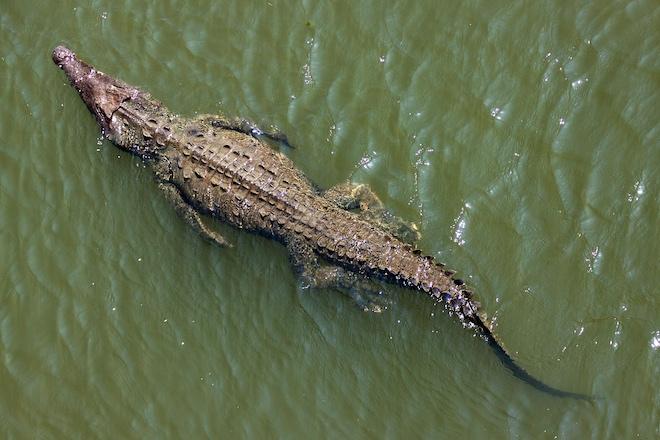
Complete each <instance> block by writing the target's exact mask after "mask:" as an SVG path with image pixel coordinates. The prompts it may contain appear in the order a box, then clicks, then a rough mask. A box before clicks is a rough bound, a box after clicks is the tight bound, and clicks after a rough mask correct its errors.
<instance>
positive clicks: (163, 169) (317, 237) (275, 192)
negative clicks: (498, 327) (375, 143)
mask: <svg viewBox="0 0 660 440" xmlns="http://www.w3.org/2000/svg"><path fill="white" fill-rule="evenodd" d="M53 60H54V61H55V63H56V64H57V65H58V66H59V67H60V68H62V69H63V70H64V71H65V73H66V74H67V76H68V78H69V80H70V81H71V83H72V85H73V86H74V87H75V88H76V90H77V91H78V92H79V94H80V96H81V98H82V99H83V101H84V102H85V103H86V104H87V106H88V108H89V109H90V111H91V112H92V114H93V115H94V116H95V117H96V119H97V121H98V123H99V125H100V126H101V128H102V130H103V133H104V135H105V136H106V137H107V138H108V139H110V140H111V141H113V142H114V143H115V144H116V145H117V146H119V147H120V148H123V149H125V150H128V151H130V152H132V153H133V154H136V155H137V156H139V157H141V158H143V159H145V160H146V161H147V162H148V163H150V164H151V165H152V167H153V169H154V171H155V174H156V176H157V178H158V180H159V186H160V187H161V188H162V189H163V190H164V192H165V194H166V195H167V196H168V197H169V198H170V199H171V200H172V202H173V203H174V204H175V206H176V207H177V210H178V211H179V212H180V213H181V214H182V215H183V216H184V217H185V218H186V219H187V220H188V221H189V222H190V223H191V225H193V226H194V227H195V228H196V229H197V230H198V231H199V232H200V233H202V234H203V235H205V236H206V237H208V238H210V239H212V240H214V241H216V242H217V243H219V244H223V245H224V244H227V243H226V241H224V239H223V238H222V237H221V236H220V235H219V234H217V233H216V232H213V231H210V230H209V229H208V228H207V227H206V226H204V224H203V222H202V220H201V218H200V216H199V214H200V213H202V214H205V215H210V216H213V217H215V218H218V219H220V220H222V221H224V222H226V223H228V224H230V225H233V226H235V227H237V228H241V229H245V230H248V231H251V232H254V233H258V234H262V235H265V236H267V237H269V238H272V239H275V240H277V241H279V242H281V243H283V244H285V245H286V246H287V248H288V249H289V251H290V253H291V257H292V262H293V264H294V266H295V267H297V268H298V270H299V272H300V273H301V275H303V278H304V279H306V280H308V281H309V282H310V284H311V285H314V286H321V287H328V286H335V287H339V288H344V289H346V290H352V291H354V292H355V293H356V294H357V296H358V297H359V292H357V291H358V290H360V289H368V287H367V286H366V285H365V284H364V280H365V278H367V277H370V278H378V279H382V280H385V281H388V282H391V283H396V284H399V285H402V286H404V287H408V288H412V289H415V290H419V291H422V292H425V293H427V294H428V295H430V296H431V297H433V298H434V299H435V300H437V301H441V302H443V303H444V304H445V306H446V307H448V309H449V310H450V312H451V313H455V314H456V315H457V316H458V317H459V319H460V320H461V322H463V324H464V325H465V326H468V327H473V328H475V329H476V330H477V331H478V332H479V333H480V334H481V335H482V336H483V337H484V338H485V339H486V340H487V341H488V343H489V345H490V346H491V347H492V348H493V349H494V351H495V352H496V353H497V354H498V356H500V358H501V360H502V361H503V363H504V364H505V365H506V366H507V367H508V368H509V369H511V371H512V372H513V373H514V375H516V376H517V377H519V378H521V379H523V380H525V381H526V382H528V383H530V384H531V385H533V386H534V387H536V388H537V389H540V390H542V391H544V392H547V393H550V394H553V395H557V396H563V397H575V398H586V396H583V395H580V394H575V393H569V392H565V391H561V390H558V389H555V388H552V387H550V386H548V385H545V384H544V383H542V382H540V381H539V380H537V379H535V378H534V377H532V376H530V375H529V374H528V373H527V372H526V371H525V370H523V369H522V368H521V367H519V366H518V365H517V364H516V363H515V362H514V361H513V360H512V358H511V357H510V356H509V355H508V353H507V352H506V351H505V350H504V349H503V348H502V345H501V344H500V343H499V342H498V341H497V339H496V338H495V336H494V335H493V333H492V332H491V328H490V325H489V324H488V322H487V320H486V319H485V316H483V315H482V314H481V312H480V311H479V304H478V303H477V302H476V301H474V300H473V299H472V295H471V292H469V291H467V290H465V286H464V284H463V282H462V281H461V280H459V279H455V278H453V272H452V271H449V270H447V269H445V268H444V266H443V265H442V264H437V263H435V262H434V261H433V258H432V257H430V256H427V255H423V254H422V253H421V252H420V251H419V250H417V249H415V248H414V247H413V246H412V245H411V243H410V241H412V240H411V239H410V238H408V239H406V238H405V237H404V235H405V236H408V237H410V236H411V234H410V233H412V235H413V236H415V234H416V230H415V229H414V227H413V226H411V225H409V224H407V223H405V222H403V221H401V220H399V219H396V218H394V217H392V216H391V215H389V213H387V212H386V211H385V210H384V209H382V208H381V207H380V206H379V204H380V201H379V200H378V199H377V197H376V196H375V195H373V193H371V191H370V190H368V188H366V187H364V186H356V185H339V186H337V187H335V188H332V189H330V190H328V191H327V192H325V193H322V192H319V191H318V190H317V189H316V188H315V187H314V186H313V185H312V184H311V183H310V181H309V180H308V179H307V178H306V177H305V176H304V175H303V174H302V172H301V171H299V170H298V169H297V168H296V167H295V165H294V164H293V162H292V161H291V160H289V159H288V158H287V157H286V156H285V155H283V154H282V153H280V152H278V151H275V150H273V149H272V148H270V147H269V146H267V145H266V144H264V143H263V142H262V141H261V140H260V139H259V138H258V137H257V135H259V136H261V135H263V136H266V137H270V138H271V139H275V140H279V141H284V142H286V137H284V136H283V135H281V134H277V133H265V132H263V131H262V130H259V129H258V128H256V127H255V126H254V124H251V123H250V122H249V121H246V120H242V119H227V118H225V117H222V116H210V115H205V116H199V117H196V118H183V117H179V116H178V115H175V114H173V113H171V112H170V111H169V110H167V109H166V108H165V107H164V106H163V105H162V104H161V103H160V102H158V101H156V100H154V99H153V98H152V97H151V96H150V95H149V94H148V93H146V92H143V91H141V90H139V89H137V88H135V87H133V86H130V85H128V84H126V83H123V82H121V81H119V80H117V79H114V78H112V77H110V76H108V75H105V74H103V73H102V72H99V71H97V70H95V69H94V68H93V67H92V66H90V65H88V64H87V63H85V62H83V61H80V60H79V59H78V58H76V56H75V54H74V53H73V52H71V51H70V50H69V49H67V48H65V47H62V46H59V47H57V48H55V50H54V51H53ZM351 208H353V210H351ZM355 208H359V210H357V211H356V210H355ZM401 231H404V233H403V234H402V233H400V232H401ZM319 259H321V260H323V264H320V263H319V261H318V260H319Z"/></svg>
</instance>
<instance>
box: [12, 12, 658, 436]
mask: <svg viewBox="0 0 660 440" xmlns="http://www.w3.org/2000/svg"><path fill="white" fill-rule="evenodd" d="M497 3H498V2H489V1H479V2H475V1H471V2H454V1H443V2H439V1H430V0H425V1H421V0H415V1H412V0H409V1H398V2H377V1H363V2H348V1H346V2H318V3H316V2H310V1H303V2H293V1H292V2H288V1H278V0H270V1H250V2H248V1H236V2H202V1H191V2H185V3H183V2H173V1H150V2H137V1H91V2H80V4H76V3H75V2H71V1H61V2H46V1H32V2H19V1H18V0H0V99H1V102H2V105H1V106H0V132H1V133H2V135H3V136H2V141H1V142H0V243H1V246H0V437H2V438H17V439H22V438H58V439H59V438H85V439H87V438H136V439H142V438H246V437H257V438H260V437H271V438H272V437H280V438H281V437H284V438H314V437H328V438H486V437H487V438H522V439H529V438H548V439H552V438H575V439H583V438H594V439H602V438H644V439H649V438H657V437H658V436H659V435H660V414H659V411H660V410H659V408H660V380H659V378H660V303H659V301H658V293H659V292H658V286H659V285H660V277H659V275H658V266H659V264H658V263H659V261H660V249H659V247H660V246H659V245H660V233H659V225H660V222H659V220H658V215H659V212H658V207H659V206H660V203H659V202H660V196H659V194H660V193H659V191H658V183H659V180H658V179H659V176H658V169H659V166H660V32H659V31H658V29H660V7H658V3H657V2H653V1H635V2H609V1H601V2H594V3H588V2H583V4H578V3H580V2H555V3H552V2H539V1H514V2H506V3H505V2H502V3H501V4H497ZM61 43H64V44H67V45H69V46H70V47H71V48H72V49H73V50H74V51H76V52H77V53H78V54H79V56H81V57H82V58H84V59H87V60H89V61H90V62H92V63H93V64H95V65H96V66H97V67H98V68H100V69H102V70H103V71H105V72H107V73H110V74H113V75H116V76H118V77H120V78H122V79H124V80H125V81H128V82H130V83H133V84H136V85H138V86H140V87H143V88H144V89H147V90H149V91H150V92H151V93H152V94H153V95H154V96H156V97H158V98H160V99H161V100H162V101H163V102H164V103H165V104H166V105H168V107H170V108H171V109H172V110H174V111H177V112H180V113H181V114H188V115H192V114H194V113H195V112H203V113H209V112H210V113H213V112H219V111H224V112H225V113H227V114H231V115H241V116H244V117H247V118H250V119H253V120H255V121H258V122H259V123H262V124H264V125H268V124H274V125H276V126H278V127H279V128H281V129H282V130H283V131H284V132H286V133H287V134H288V135H289V138H290V139H291V141H292V143H293V144H295V146H296V147H297V148H295V149H294V150H289V151H288V153H287V154H289V155H290V157H291V158H292V159H293V160H294V161H295V162H296V163H297V164H298V165H299V166H300V168H301V169H303V170H304V171H305V172H306V173H307V174H308V175H309V176H310V177H311V179H312V180H314V181H315V182H317V183H318V184H319V185H321V186H326V187H327V186H330V185H333V184H335V183H339V182H341V181H343V180H345V179H347V178H350V179H352V180H354V181H356V182H364V183H368V184H370V185H371V186H372V187H373V188H374V190H375V191H376V192H377V193H378V194H379V195H380V196H381V198H382V199H383V200H384V201H385V202H386V203H387V205H388V206H389V207H390V208H391V209H392V210H393V211H394V212H395V213H396V214H398V215H400V216H403V217H406V218H408V219H411V220H413V221H415V222H417V223H418V225H419V227H420V229H421V231H422V233H423V238H422V241H421V243H420V246H421V247H422V248H423V249H424V250H425V251H426V252H428V253H430V254H432V255H434V256H436V257H437V258H439V259H440V260H441V261H445V262H447V263H448V264H449V265H450V266H451V267H453V268H456V269H457V270H458V271H459V273H460V274H461V276H462V277H464V278H465V279H466V280H468V281H469V283H470V284H471V286H473V288H474V290H475V291H476V292H477V293H478V295H479V297H480V299H481V302H482V304H483V308H484V310H486V311H487V312H488V314H489V315H491V316H494V317H495V319H496V323H497V333H498V334H499V335H500V338H501V339H502V340H503V341H504V343H505V345H506V346H507V347H508V348H509V349H510V351H511V352H513V353H515V355H516V358H517V359H518V360H519V362H520V364H521V365H523V366H525V368H527V369H528V370H529V371H530V372H532V373H533V374H534V375H535V376H537V377H539V378H541V379H542V380H544V381H545V382H547V383H549V384H552V385H554V386H557V387H559V388H562V389H566V390H571V391H576V392H583V393H589V394H593V395H596V396H599V397H600V399H599V400H597V401H595V402H594V403H587V402H579V401H574V400H570V399H557V398H553V397H551V396H548V395H545V394H542V393H539V392H538V391H536V390H534V389H533V388H531V387H530V386H528V385H526V384H524V383H522V382H520V381H519V380H517V379H515V378H514V377H513V376H512V375H511V374H510V373H509V372H508V371H507V370H506V369H504V368H503V367H502V366H501V365H500V364H499V362H498V360H497V359H496V358H495V356H494V355H493V354H492V353H491V352H490V351H489V350H488V348H487V346H486V345H485V343H484V342H483V341H481V340H479V339H477V338H474V337H472V336H471V335H470V333H469V332H468V331H466V330H464V329H462V328H461V327H460V326H459V325H458V324H457V323H456V322H455V320H453V319H449V318H448V317H447V316H446V315H445V314H444V313H443V312H442V311H441V308H440V307H435V306H434V305H433V304H432V303H431V302H430V300H428V299H427V298H425V297H422V296H420V295H415V294H412V293H410V292H401V291H398V290H396V289H392V291H391V292H390V295H391V300H392V305H391V307H390V308H389V310H387V311H386V312H385V313H383V314H380V315H373V314H366V313H364V312H362V311H360V310H358V309H357V308H356V307H355V306H354V305H353V304H352V303H351V302H350V301H349V300H348V299H347V298H346V297H344V296H342V295H340V294H338V293H336V292H332V291H308V290H304V289H301V288H300V286H299V284H298V282H297V281H296V279H295V278H294V276H293V274H292V272H291V269H290V267H289V264H288V260H287V255H286V253H285V250H284V249H283V248H282V247H281V246H279V245H277V244H275V243H272V242H269V241H266V240H265V239H263V238H261V237H255V236H251V235H245V234H243V233H239V232H238V231H233V230H229V229H222V231H223V234H224V235H225V236H226V237H227V238H228V239H229V240H230V241H231V242H233V244H234V245H235V247H234V248H232V249H219V248H217V247H214V246H213V245H212V244H210V243H208V242H206V241H204V240H203V239H201V238H200V237H198V236H197V235H196V234H195V232H194V231H192V230H191V229H190V228H189V227H188V226H187V225H186V224H185V223H184V221H183V220H181V219H180V218H178V217H177V215H176V213H175V212H174V210H173V209H172V207H171V206H169V205H168V204H167V202H166V201H165V200H164V198H163V197H162V196H161V195H160V194H159V192H158V190H157V188H156V185H155V184H154V182H153V180H152V177H151V175H150V172H149V170H148V169H145V168H144V167H143V166H142V165H141V163H140V162H139V161H138V160H137V159H135V158H133V157H130V156H128V155H126V154H124V153H122V152H119V150H117V149H116V148H115V147H113V146H112V145H111V144H109V143H108V142H107V141H103V142H101V141H100V140H99V131H98V129H97V127H96V125H95V122H94V120H93V118H92V117H91V116H90V115H89V113H88V111H87V109H86V108H85V107H84V105H83V104H82V102H81V101H80V100H79V98H78V96H77V95H76V93H75V92H74V91H73V89H71V88H70V87H69V86H68V85H66V80H65V78H64V75H63V73H62V72H61V71H60V70H58V69H57V68H56V67H55V66H54V65H53V64H52V62H51V60H50V51H51V50H52V48H53V47H55V46H56V45H57V44H61Z"/></svg>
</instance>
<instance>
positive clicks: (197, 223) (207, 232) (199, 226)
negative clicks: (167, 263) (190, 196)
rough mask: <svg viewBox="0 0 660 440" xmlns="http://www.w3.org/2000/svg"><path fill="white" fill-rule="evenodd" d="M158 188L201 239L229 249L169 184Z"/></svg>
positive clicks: (163, 183)
mask: <svg viewBox="0 0 660 440" xmlns="http://www.w3.org/2000/svg"><path fill="white" fill-rule="evenodd" d="M158 187H159V188H160V189H161V190H162V191H163V193H164V194H165V197H167V199H168V200H169V201H170V202H171V203H172V204H173V205H174V208H175V209H176V211H177V212H178V213H179V215H181V216H182V217H183V218H184V219H185V220H186V221H187V222H188V224H190V225H191V226H192V227H193V228H194V229H195V230H196V231H197V232H198V233H199V234H200V235H201V236H202V237H204V238H206V239H207V240H210V241H213V242H215V243H216V244H219V245H220V246H223V247H231V244H230V243H229V242H228V241H227V240H225V238H224V237H223V236H222V235H220V234H219V233H217V232H215V231H212V230H211V229H209V228H208V227H207V226H206V225H205V224H204V223H203V222H202V217H201V216H200V215H199V213H198V212H197V211H195V209H194V208H193V207H192V206H190V205H189V204H188V202H186V201H185V200H184V198H183V196H182V195H181V193H180V192H179V190H178V189H177V187H176V186H174V185H173V184H171V183H166V182H160V183H159V184H158Z"/></svg>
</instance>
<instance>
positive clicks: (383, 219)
mask: <svg viewBox="0 0 660 440" xmlns="http://www.w3.org/2000/svg"><path fill="white" fill-rule="evenodd" d="M323 197H325V198H326V199H328V200H330V201H332V202H333V203H335V204H336V205H337V206H339V207H340V208H342V209H346V210H355V211H357V213H358V215H360V216H361V217H362V218H363V219H365V220H367V221H369V222H371V223H374V224H376V225H378V226H380V227H381V228H382V229H384V230H386V231H387V232H389V233H390V234H392V235H394V236H395V237H396V238H398V239H399V240H401V241H403V242H404V243H409V244H414V243H415V242H417V241H418V240H419V238H420V234H419V229H418V228H417V225H415V224H414V223H412V222H409V221H406V220H404V219H402V218H400V217H397V216H395V215H394V214H392V213H391V212H390V211H389V210H387V209H385V207H384V206H383V202H381V201H380V199H379V198H378V196H377V195H376V194H375V193H374V192H373V191H372V190H371V188H369V187H368V186H367V185H365V184H356V183H352V182H344V183H340V184H339V185H335V186H333V187H332V188H330V189H328V190H327V191H325V192H324V193H323Z"/></svg>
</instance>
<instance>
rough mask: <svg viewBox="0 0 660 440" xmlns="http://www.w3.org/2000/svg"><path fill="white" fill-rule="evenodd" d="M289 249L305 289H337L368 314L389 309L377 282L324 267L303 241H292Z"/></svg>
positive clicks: (337, 267)
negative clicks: (306, 287)
mask: <svg viewBox="0 0 660 440" xmlns="http://www.w3.org/2000/svg"><path fill="white" fill-rule="evenodd" d="M287 249H288V250H289V255H290V256H291V263H292V264H293V268H294V270H295V271H296V273H297V274H298V276H299V277H300V279H301V280H302V282H303V283H304V284H305V285H306V286H309V287H312V288H319V289H327V288H335V289H337V290H339V291H340V292H342V293H345V294H346V295H348V296H349V297H351V298H352V299H353V300H354V301H355V303H356V304H357V305H358V307H360V308H361V309H362V310H364V311H365V312H375V313H380V312H382V311H383V310H385V309H386V308H387V305H388V301H387V300H386V299H385V297H384V296H383V293H382V291H381V290H380V289H379V288H378V285H377V284H376V283H375V282H373V281H371V280H369V279H367V278H364V277H361V276H360V275H358V274H356V273H354V272H351V271H349V270H346V269H344V268H343V267H339V266H333V265H329V264H321V263H320V262H319V259H318V257H317V255H316V254H315V253H314V250H313V249H312V248H311V247H310V246H309V245H307V244H306V243H304V242H303V241H302V240H295V239H294V240H291V241H289V243H288V244H287Z"/></svg>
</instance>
